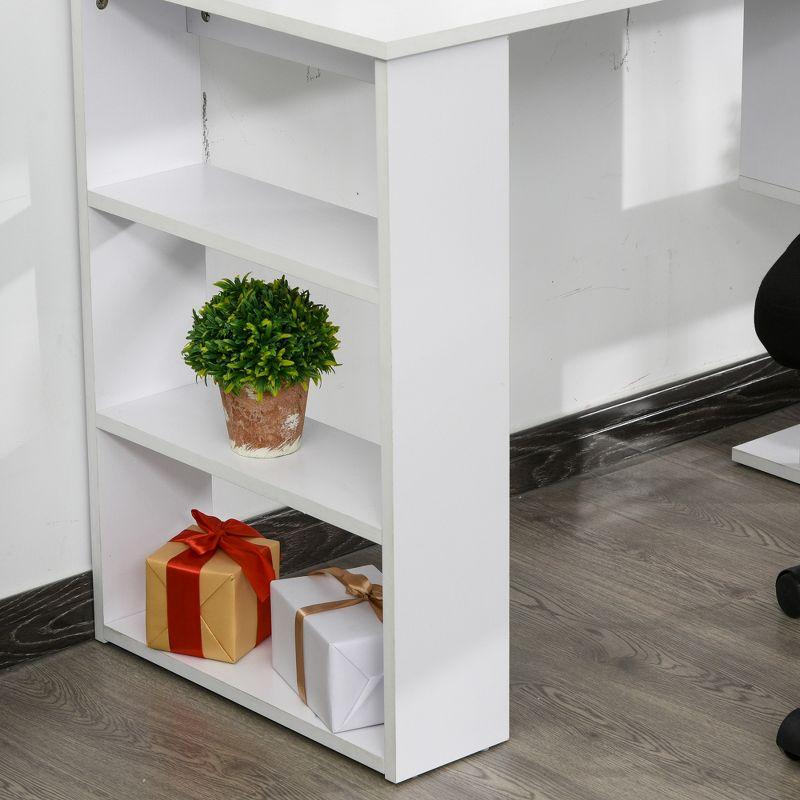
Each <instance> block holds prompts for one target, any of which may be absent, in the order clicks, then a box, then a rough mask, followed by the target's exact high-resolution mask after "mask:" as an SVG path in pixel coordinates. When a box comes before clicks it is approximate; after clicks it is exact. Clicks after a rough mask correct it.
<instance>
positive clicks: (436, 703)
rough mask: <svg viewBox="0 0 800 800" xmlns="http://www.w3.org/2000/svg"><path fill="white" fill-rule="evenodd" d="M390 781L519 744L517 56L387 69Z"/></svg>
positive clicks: (383, 211)
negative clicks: (512, 636)
mask: <svg viewBox="0 0 800 800" xmlns="http://www.w3.org/2000/svg"><path fill="white" fill-rule="evenodd" d="M376 94H377V117H378V153H379V159H378V165H379V166H378V174H379V199H380V205H379V212H380V247H381V276H380V277H381V314H382V319H381V323H382V337H383V353H382V355H383V359H384V360H383V367H384V388H385V395H384V409H383V410H384V423H385V424H384V434H383V442H384V462H383V470H384V480H385V498H384V509H385V512H384V548H383V557H384V561H383V563H384V575H385V582H386V617H385V621H386V626H385V628H386V629H385V636H386V640H385V647H386V686H387V689H386V711H387V714H386V719H387V742H386V772H387V777H388V778H389V779H390V780H395V781H399V780H404V779H406V778H409V777H412V776H413V775H416V774H418V773H421V772H424V771H426V770H429V769H432V768H433V767H436V766H439V765H440V764H443V763H446V762H448V761H452V760H454V759H457V758H460V757H462V756H465V755H467V754H469V753H472V752H475V751H477V750H480V749H483V748H486V747H489V746H491V745H493V744H496V743H498V742H501V741H503V740H505V739H507V738H508V557H509V551H508V522H509V518H508V514H509V501H508V493H509V476H508V470H509V464H508V433H509V408H508V406H509V382H508V366H509V355H508V309H509V166H508V41H507V40H506V39H495V40H490V41H486V42H481V43H477V44H469V45H463V46H460V47H455V48H450V49H448V50H441V51H438V52H434V53H429V54H423V55H419V56H412V57H408V58H404V59H398V60H396V61H391V62H388V63H378V65H377V71H376Z"/></svg>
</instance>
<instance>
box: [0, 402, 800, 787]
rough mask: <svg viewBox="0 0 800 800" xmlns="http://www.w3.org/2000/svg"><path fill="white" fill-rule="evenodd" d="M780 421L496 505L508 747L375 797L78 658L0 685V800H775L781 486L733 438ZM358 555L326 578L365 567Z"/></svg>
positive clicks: (785, 701)
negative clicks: (507, 514)
mask: <svg viewBox="0 0 800 800" xmlns="http://www.w3.org/2000/svg"><path fill="white" fill-rule="evenodd" d="M798 422H800V405H798V406H794V407H792V408H789V409H785V410H783V411H779V412H776V413H774V414H770V415H767V416H766V417H762V418H759V419H756V420H751V421H749V422H747V423H742V424H739V425H736V426H733V427H731V428H727V429H724V430H721V431H717V432H715V433H713V434H709V435H707V436H704V437H701V438H699V439H695V440H692V441H690V442H685V443H681V444H679V445H675V446H673V447H670V448H667V449H664V450H661V451H659V452H657V453H655V454H648V455H644V456H640V457H636V458H634V459H632V460H631V461H628V462H625V463H624V464H622V465H618V466H617V467H614V468H607V469H604V470H601V471H598V472H595V473H591V474H587V475H583V476H580V477H578V478H573V479H571V480H569V481H565V482H563V483H561V484H557V485H554V486H550V487H548V488H545V489H540V490H537V491H535V492H531V493H529V494H527V495H523V496H521V497H519V498H516V499H514V500H513V501H512V536H511V544H512V547H511V549H512V585H511V598H512V607H511V623H512V651H511V655H512V686H511V696H512V706H511V708H512V736H513V738H512V740H511V741H510V742H509V743H507V744H505V745H503V746H501V747H497V748H493V749H492V750H489V751H487V752H485V753H481V754H478V755H476V756H473V757H472V758H468V759H465V760H464V761H461V762H458V763H456V764H452V765H450V766H447V767H445V768H443V769H441V770H438V771H436V772H434V773H432V774H430V775H425V776H422V777H420V778H417V779H415V780H412V781H409V782H407V783H406V784H403V785H401V786H399V787H393V786H391V785H389V784H387V783H386V782H385V781H383V780H382V779H381V778H380V777H379V776H378V775H376V774H375V773H373V772H371V771H370V770H368V769H366V768H364V767H361V766H359V765H357V764H355V763H352V762H350V761H348V760H346V759H343V758H340V757H338V756H336V755H334V754H332V753H330V752H328V751H327V750H325V749H324V748H322V747H320V746H317V745H315V744H313V743H311V742H308V741H306V740H305V739H303V738H302V737H300V736H297V735H295V734H292V733H290V732H288V731H286V730H284V729H282V728H280V727H279V726H277V725H273V724H271V723H269V722H267V721H265V720H262V719H261V718H260V717H257V716H256V715H254V714H251V713H249V712H247V711H244V710H242V709H240V708H238V707H236V706H234V705H233V704H231V703H228V702H226V701H224V700H222V699H220V698H218V697H216V696H214V695H212V694H211V693H209V692H205V691H203V690H202V689H199V688H197V687H195V686H192V685H190V684H187V683H185V682H183V681H181V680H180V679H179V678H177V677H175V676H172V675H169V674H166V673H163V672H161V671H159V670H158V669H157V668H156V667H154V666H152V665H151V664H148V663H145V662H143V661H140V660H139V659H136V658H135V657H133V656H131V655H130V654H128V653H125V652H123V651H121V650H118V649H116V648H114V647H112V646H107V645H100V644H98V643H95V642H89V643H85V644H82V645H78V646H76V647H73V648H71V649H69V650H66V651H64V652H62V653H58V654H56V655H53V656H49V657H47V658H44V659H41V660H39V661H35V662H31V663H28V664H23V665H20V666H18V667H15V668H13V669H10V670H6V671H5V672H2V673H0V704H2V713H0V798H6V797H8V798H20V799H24V800H33V798H42V797H47V798H54V800H73V799H74V800H78V798H81V799H82V798H98V800H104V799H105V798H112V797H113V798H123V799H127V798H171V799H172V798H196V800H204V798H209V799H210V798H219V797H228V798H267V797H269V798H271V800H284V799H285V800H311V798H319V799H321V800H344V798H353V797H358V798H362V799H363V800H372V799H373V798H374V799H375V800H378V799H379V798H387V797H392V798H394V797H399V798H402V800H451V798H452V800H456V799H457V800H465V798H521V799H522V798H525V799H526V800H531V799H535V800H606V799H608V800H612V798H613V800H629V799H630V800H634V799H635V800H642V799H643V798H644V799H645V800H648V798H659V800H712V799H713V800H717V798H719V797H725V798H729V799H730V800H738V799H741V800H754V798H759V800H760V799H761V798H764V799H765V800H783V799H784V798H790V797H791V798H796V797H797V795H798V792H800V767H798V765H796V764H793V763H791V762H789V761H787V760H786V759H784V758H783V757H782V756H781V755H780V754H779V753H778V751H777V749H776V747H775V744H774V736H775V731H776V729H777V726H778V724H779V722H780V720H781V719H782V718H783V716H784V715H785V714H786V713H787V712H788V711H789V710H791V709H792V708H793V707H794V706H795V705H800V677H799V676H798V665H800V622H794V621H792V620H789V619H787V618H786V617H784V616H783V615H782V614H781V613H780V611H779V610H778V609H777V607H776V605H775V603H774V599H773V582H774V578H775V575H776V573H777V572H778V571H779V570H780V569H781V568H783V567H785V566H788V565H791V564H793V563H797V562H800V487H797V486H794V485H793V484H789V483H785V482H783V481H780V480H778V479H777V478H772V477H769V476H765V475H762V474H760V473H758V472H754V471H752V470H748V469H747V468H745V467H741V466H737V465H735V464H733V463H731V461H730V448H731V446H732V445H733V444H736V443H739V442H742V441H747V440H748V439H751V438H755V437H756V436H760V435H764V434H766V433H769V432H772V431H774V430H778V429H780V428H781V427H786V426H788V425H791V424H797V423H798ZM379 562H380V549H379V548H375V547H373V548H368V549H366V550H363V551H361V552H359V553H357V554H354V555H353V556H351V557H349V559H348V560H347V561H346V562H345V563H346V565H348V566H358V565H360V564H364V563H379Z"/></svg>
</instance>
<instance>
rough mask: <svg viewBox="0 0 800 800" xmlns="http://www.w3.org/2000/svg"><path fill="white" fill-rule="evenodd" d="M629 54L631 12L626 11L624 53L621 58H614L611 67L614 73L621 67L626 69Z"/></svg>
mask: <svg viewBox="0 0 800 800" xmlns="http://www.w3.org/2000/svg"><path fill="white" fill-rule="evenodd" d="M630 54H631V10H630V9H628V15H627V17H626V18H625V52H624V53H623V54H622V57H621V58H619V59H618V58H617V56H616V55H615V56H614V64H613V66H612V68H613V70H614V72H619V71H620V70H621V69H622V68H623V67H625V69H627V68H628V57H629V56H630Z"/></svg>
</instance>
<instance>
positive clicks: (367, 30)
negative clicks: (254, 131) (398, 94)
mask: <svg viewBox="0 0 800 800" xmlns="http://www.w3.org/2000/svg"><path fill="white" fill-rule="evenodd" d="M170 1H171V2H174V3H178V4H180V5H188V6H190V7H192V8H196V9H199V10H201V11H208V12H209V13H211V14H215V13H216V14H221V15H222V16H225V17H231V18H232V19H238V20H240V21H242V22H250V23H253V24H256V25H260V26H262V27H265V28H271V29H272V30H276V31H281V32H282V33H288V34H292V35H294V36H299V37H301V38H303V39H310V40H312V41H316V42H321V43H323V44H328V45H333V46H334V47H341V48H344V49H346V50H352V51H354V52H357V53H362V54H364V55H368V56H373V57H375V58H379V59H391V58H399V57H401V56H407V55H413V54H416V53H423V52H426V51H429V50H438V49H440V48H442V47H449V46H451V45H456V44H463V43H465V42H472V41H478V40H480V39H491V38H493V37H495V36H505V35H507V34H509V33H515V32H517V31H524V30H530V29H531V28H540V27H543V26H545V25H554V24H556V23H559V22H569V21H571V20H577V19H583V18H584V17H592V16H595V15H597V14H605V13H607V12H609V11H619V10H621V9H624V8H631V7H635V6H641V5H647V4H649V3H653V2H658V0H170Z"/></svg>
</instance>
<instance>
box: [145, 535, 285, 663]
mask: <svg viewBox="0 0 800 800" xmlns="http://www.w3.org/2000/svg"><path fill="white" fill-rule="evenodd" d="M189 529H190V530H197V531H199V530H200V528H198V527H197V526H196V525H192V526H191V527H190V528H189ZM245 541H249V542H252V543H253V544H255V545H259V546H262V547H269V549H270V552H271V555H272V564H273V568H274V569H275V577H276V578H278V577H280V573H279V565H280V542H276V541H274V540H273V539H265V538H263V537H262V536H259V537H257V538H253V539H246V540H245ZM184 550H188V546H187V545H185V544H183V542H167V543H166V544H165V545H163V547H159V549H158V550H156V552H155V553H153V554H152V555H151V556H150V557H149V558H148V559H147V569H146V572H147V584H146V594H147V615H146V616H147V646H148V647H152V648H153V649H154V650H169V649H170V646H169V625H168V623H167V564H168V563H169V561H170V559H172V558H174V557H175V556H177V555H179V554H180V553H182V552H184ZM257 629H258V598H257V596H256V593H255V591H254V589H253V587H252V586H251V585H250V583H249V582H248V580H247V578H246V577H245V576H244V573H243V572H242V568H241V567H240V566H239V565H238V564H237V563H236V562H235V561H234V560H233V559H232V558H231V557H230V556H229V555H228V554H227V553H225V552H223V551H222V550H221V549H220V550H217V551H216V553H214V555H213V556H212V557H211V558H210V559H209V560H208V561H207V562H206V563H205V564H204V565H203V568H202V570H201V571H200V633H201V638H202V647H203V657H204V658H212V659H215V660H216V661H227V662H229V663H234V662H236V661H238V660H239V659H240V658H241V657H242V656H243V655H246V654H247V653H249V652H250V651H251V650H252V649H253V648H254V647H255V645H256V633H257Z"/></svg>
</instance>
